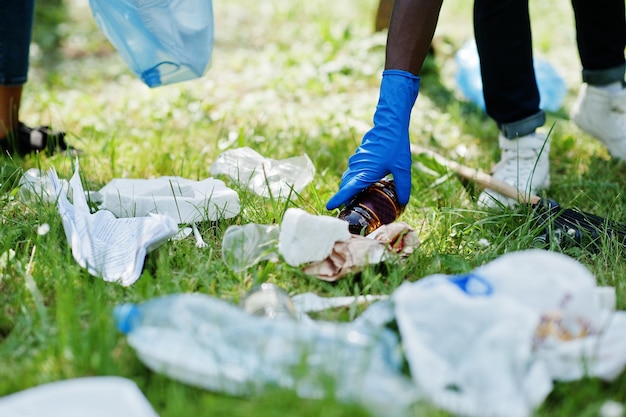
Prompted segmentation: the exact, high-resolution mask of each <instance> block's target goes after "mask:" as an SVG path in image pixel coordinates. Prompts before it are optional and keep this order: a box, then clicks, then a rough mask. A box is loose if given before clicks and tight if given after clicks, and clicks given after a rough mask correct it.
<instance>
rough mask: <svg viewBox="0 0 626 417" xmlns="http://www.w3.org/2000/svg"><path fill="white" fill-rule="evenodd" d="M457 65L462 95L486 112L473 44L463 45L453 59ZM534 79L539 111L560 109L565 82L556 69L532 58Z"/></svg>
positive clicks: (457, 75) (545, 62) (475, 50)
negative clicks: (540, 109) (537, 93)
mask: <svg viewBox="0 0 626 417" xmlns="http://www.w3.org/2000/svg"><path fill="white" fill-rule="evenodd" d="M455 62H456V65H457V71H456V76H455V79H456V83H457V85H458V87H459V89H460V90H461V93H463V95H464V96H465V97H466V98H467V99H468V100H470V101H471V102H472V103H474V104H476V105H477V106H478V107H480V108H481V109H482V110H483V111H484V110H485V98H484V97H483V81H482V78H481V75H480V58H479V56H478V50H477V49H476V42H475V41H474V40H471V41H468V42H466V43H465V44H464V45H463V47H461V49H459V50H458V52H457V53H456V55H455ZM534 67H535V77H536V79H537V87H538V88H539V96H540V104H539V107H540V108H542V109H544V110H548V111H557V110H559V109H560V108H561V106H562V105H563V99H564V98H565V95H566V94H567V86H566V85H565V81H564V80H563V78H562V77H561V76H560V75H559V73H558V72H557V71H556V69H555V68H554V67H553V66H552V65H551V64H550V63H549V62H548V61H546V60H545V59H543V58H541V57H535V58H534Z"/></svg>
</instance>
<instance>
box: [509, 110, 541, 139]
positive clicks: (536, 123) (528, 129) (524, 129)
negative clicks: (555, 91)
mask: <svg viewBox="0 0 626 417" xmlns="http://www.w3.org/2000/svg"><path fill="white" fill-rule="evenodd" d="M545 123H546V114H545V112H544V111H543V110H539V111H538V112H537V113H535V114H533V115H532V116H529V117H526V118H524V119H522V120H518V121H515V122H511V123H499V124H498V128H499V129H500V131H501V132H502V134H503V135H504V137H506V138H507V139H515V138H518V137H521V136H526V135H530V134H531V133H533V132H534V131H535V130H536V129H537V128H538V127H541V126H543V125H544V124H545Z"/></svg>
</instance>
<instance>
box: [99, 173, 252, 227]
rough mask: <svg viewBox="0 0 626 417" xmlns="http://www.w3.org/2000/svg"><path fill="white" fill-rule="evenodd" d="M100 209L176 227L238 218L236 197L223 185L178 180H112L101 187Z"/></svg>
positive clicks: (165, 178) (207, 179) (160, 178)
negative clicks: (168, 220) (153, 217)
mask: <svg viewBox="0 0 626 417" xmlns="http://www.w3.org/2000/svg"><path fill="white" fill-rule="evenodd" d="M98 193H99V194H100V195H101V196H102V197H101V198H102V204H101V208H103V209H106V210H109V211H110V212H111V213H113V214H114V215H115V216H116V217H143V216H147V215H149V214H151V213H156V214H163V215H166V216H169V217H172V218H173V219H174V220H175V221H176V222H177V223H178V224H191V223H197V222H201V221H207V220H210V221H215V220H218V219H229V218H232V217H235V216H236V215H237V214H239V210H240V207H239V196H238V195H237V193H236V192H235V191H234V190H232V189H230V188H228V187H227V186H226V184H224V182H223V181H220V180H218V179H214V178H206V179H204V180H201V181H193V180H190V179H186V178H182V177H167V176H166V177H159V178H152V179H140V178H136V179H129V178H116V179H113V180H111V181H110V182H109V183H108V184H106V185H105V186H104V187H102V188H101V189H100V190H99V191H98Z"/></svg>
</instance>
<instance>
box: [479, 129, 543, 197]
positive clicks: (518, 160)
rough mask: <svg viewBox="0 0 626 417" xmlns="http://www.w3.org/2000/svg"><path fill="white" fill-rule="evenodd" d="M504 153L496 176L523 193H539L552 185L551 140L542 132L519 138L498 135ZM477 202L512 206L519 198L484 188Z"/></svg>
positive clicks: (496, 169)
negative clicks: (515, 198)
mask: <svg viewBox="0 0 626 417" xmlns="http://www.w3.org/2000/svg"><path fill="white" fill-rule="evenodd" d="M498 140H499V142H500V149H501V151H502V155H501V157H500V162H498V163H497V164H496V165H495V166H494V168H493V170H492V175H493V177H494V178H495V179H497V180H500V181H504V182H505V183H507V184H509V185H512V186H514V187H515V188H517V189H518V190H520V193H524V194H536V192H537V191H539V190H541V189H545V188H548V187H549V186H550V158H549V156H550V141H549V140H548V138H547V137H546V135H545V134H543V133H537V132H535V133H531V134H530V135H526V136H522V137H520V138H516V139H507V138H505V137H504V136H503V135H500V137H499V138H498ZM478 204H479V205H482V206H484V207H488V208H495V207H500V206H505V207H513V206H515V205H516V204H518V201H517V200H514V199H512V198H509V197H505V196H503V195H502V194H500V193H498V192H496V191H492V190H484V191H483V192H482V193H480V195H479V196H478Z"/></svg>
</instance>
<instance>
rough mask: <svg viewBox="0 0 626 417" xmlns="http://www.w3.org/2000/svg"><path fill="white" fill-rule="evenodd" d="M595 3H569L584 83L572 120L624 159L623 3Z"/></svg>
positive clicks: (625, 40) (606, 0)
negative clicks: (572, 12) (571, 9)
mask: <svg viewBox="0 0 626 417" xmlns="http://www.w3.org/2000/svg"><path fill="white" fill-rule="evenodd" d="M598 1H599V2H598ZM598 1H590V0H572V6H573V8H574V16H575V18H576V40H577V43H578V52H579V55H580V61H581V63H582V67H583V70H582V80H583V82H584V84H583V86H582V87H581V90H580V92H579V95H578V98H577V100H576V102H575V103H574V106H573V108H572V113H571V118H572V120H573V121H574V122H575V123H576V124H577V125H578V126H579V127H580V128H581V129H582V130H584V131H586V132H587V133H589V134H590V135H592V136H594V137H596V138H597V139H599V140H600V141H601V142H603V143H604V144H605V145H606V147H607V148H608V150H609V152H610V153H611V155H613V156H614V157H616V158H619V159H623V160H626V90H625V89H624V70H625V60H624V48H625V47H626V17H625V6H624V0H598Z"/></svg>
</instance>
